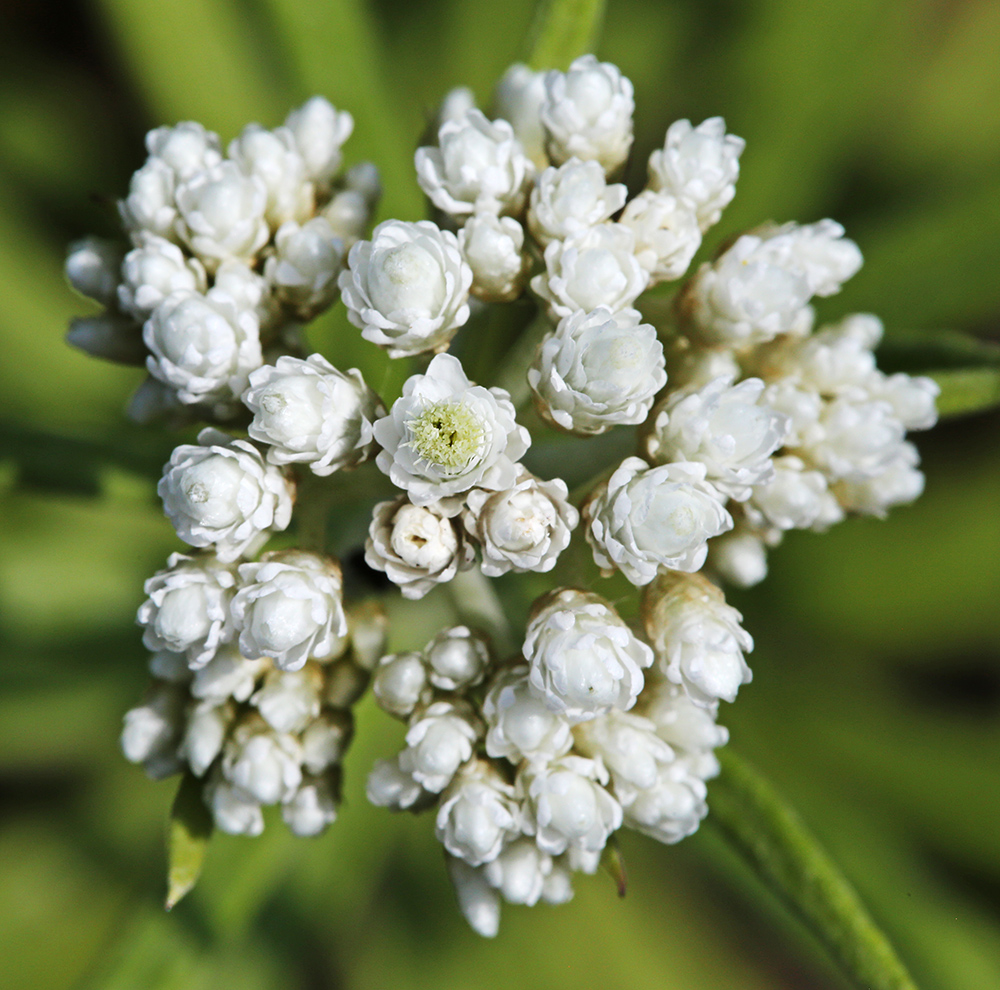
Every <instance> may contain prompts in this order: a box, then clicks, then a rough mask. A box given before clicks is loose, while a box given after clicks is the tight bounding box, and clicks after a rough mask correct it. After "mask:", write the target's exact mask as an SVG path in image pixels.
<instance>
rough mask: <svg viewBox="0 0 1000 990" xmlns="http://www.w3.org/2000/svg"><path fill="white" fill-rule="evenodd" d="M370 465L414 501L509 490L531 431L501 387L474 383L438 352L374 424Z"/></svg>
mask: <svg viewBox="0 0 1000 990" xmlns="http://www.w3.org/2000/svg"><path fill="white" fill-rule="evenodd" d="M375 439H376V441H377V442H378V443H379V445H380V446H381V447H382V450H381V451H379V454H378V456H377V457H376V463H377V464H378V466H379V468H380V469H381V470H382V472H383V473H385V474H387V475H388V476H389V478H390V479H391V480H392V483H393V484H394V485H396V487H397V488H402V489H404V490H405V491H406V492H407V493H408V494H409V496H410V500H411V501H412V502H413V503H414V504H416V505H427V504H428V503H430V502H435V501H437V500H438V499H442V498H446V497H447V496H451V495H458V494H461V493H464V492H467V491H469V489H471V488H476V487H478V488H488V489H492V490H498V489H503V488H509V487H510V486H511V485H513V484H514V481H515V477H516V468H515V466H514V465H515V462H516V461H518V460H520V458H521V457H522V456H523V455H524V452H525V451H526V450H527V449H528V446H529V444H530V443H531V437H530V436H529V434H528V431H527V430H526V429H525V428H524V427H523V426H518V425H517V423H516V422H515V419H514V406H513V404H512V403H511V401H510V397H509V395H508V394H507V392H505V391H504V390H503V389H501V388H491V389H486V388H483V387H482V386H480V385H473V384H472V383H471V382H470V381H469V379H468V378H467V377H466V376H465V372H464V371H463V370H462V365H461V362H459V360H458V359H457V358H455V357H453V356H452V355H450V354H438V355H437V356H436V357H435V358H433V360H432V361H431V363H430V364H429V365H428V366H427V372H426V373H425V374H423V375H412V376H411V377H410V378H408V379H407V380H406V384H405V385H403V395H402V396H401V397H400V398H399V399H397V400H396V401H395V402H394V403H393V404H392V409H391V410H390V412H389V415H388V416H384V417H383V418H382V419H379V420H377V421H376V423H375Z"/></svg>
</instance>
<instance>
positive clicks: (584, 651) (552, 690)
mask: <svg viewBox="0 0 1000 990" xmlns="http://www.w3.org/2000/svg"><path fill="white" fill-rule="evenodd" d="M523 653H524V656H525V659H527V661H528V663H529V664H530V666H531V672H530V682H531V685H532V687H533V688H534V689H535V690H536V691H537V692H538V693H539V695H540V696H541V697H542V698H543V699H544V701H545V704H546V705H547V706H548V708H549V709H550V710H551V711H554V712H559V713H562V714H563V715H565V717H566V718H568V719H569V720H570V721H571V722H583V721H586V720H587V719H590V718H594V717H595V716H597V715H601V714H603V713H604V712H607V711H608V710H609V709H611V708H613V707H614V708H621V709H622V710H627V709H629V708H631V707H632V705H633V704H635V699H636V698H637V697H638V696H639V692H640V691H641V690H642V684H643V678H642V669H641V668H643V667H648V666H649V665H650V664H651V663H652V662H653V651H652V650H651V649H650V648H649V647H648V646H647V645H646V644H645V643H643V642H641V641H640V640H638V639H636V637H635V636H634V635H633V634H632V632H631V630H630V629H629V628H628V626H626V625H625V623H624V622H623V621H622V620H621V618H620V617H619V616H618V613H617V612H615V610H614V609H613V608H612V607H611V605H609V604H608V603H607V602H606V601H605V600H604V599H603V598H601V597H600V596H599V595H594V594H591V593H589V592H586V591H577V590H575V589H572V588H563V589H560V590H558V591H554V592H551V593H550V594H549V595H547V596H545V597H544V598H542V599H540V600H539V601H538V602H536V603H535V606H534V609H533V612H532V616H531V619H530V621H529V622H528V629H527V634H526V636H525V640H524V647H523ZM560 851H561V850H560Z"/></svg>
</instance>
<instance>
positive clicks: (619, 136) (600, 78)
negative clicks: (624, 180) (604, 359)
mask: <svg viewBox="0 0 1000 990" xmlns="http://www.w3.org/2000/svg"><path fill="white" fill-rule="evenodd" d="M634 110H635V101H634V99H633V90H632V83H631V82H629V80H628V79H626V78H625V77H624V76H623V75H622V74H621V72H620V71H619V69H618V68H617V66H614V65H612V64H611V63H610V62H598V61H597V59H596V58H595V57H594V56H593V55H581V56H580V58H578V59H576V60H575V61H574V62H573V63H572V64H571V65H570V67H569V69H568V71H566V72H556V71H552V72H549V73H548V74H547V75H546V76H545V99H544V101H543V102H542V105H541V108H540V109H539V116H540V117H541V120H542V124H543V126H544V127H545V136H546V150H547V151H548V154H549V157H550V158H551V159H552V161H553V163H554V164H556V165H561V164H562V163H563V162H565V161H567V160H568V159H570V158H573V157H576V158H579V159H581V160H583V161H598V162H600V163H601V165H602V167H603V168H604V171H605V172H607V173H611V172H613V171H614V170H615V169H617V168H618V167H619V166H620V165H622V164H624V162H625V159H626V158H628V153H629V149H630V148H631V147H632V114H633V112H634ZM588 308H589V307H588Z"/></svg>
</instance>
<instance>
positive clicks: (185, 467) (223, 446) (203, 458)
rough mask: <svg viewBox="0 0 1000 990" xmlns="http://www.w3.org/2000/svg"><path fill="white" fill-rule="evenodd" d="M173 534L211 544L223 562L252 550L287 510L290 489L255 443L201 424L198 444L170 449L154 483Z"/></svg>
mask: <svg viewBox="0 0 1000 990" xmlns="http://www.w3.org/2000/svg"><path fill="white" fill-rule="evenodd" d="M156 490H157V492H158V494H159V496H160V498H162V499H163V511H164V512H165V513H166V514H167V517H168V518H169V519H170V521H171V522H172V523H173V524H174V528H175V529H176V530H177V535H178V536H179V537H180V538H181V539H182V540H184V541H185V542H186V543H190V544H191V545H192V546H196V547H207V546H212V545H214V546H215V550H216V554H217V556H218V558H219V560H220V561H222V562H223V563H229V562H231V561H234V560H236V559H237V558H238V557H240V555H241V554H244V553H248V552H252V550H251V548H257V547H260V546H261V545H262V544H263V542H264V541H265V540H266V539H267V534H268V531H269V530H271V529H278V530H281V529H284V528H285V527H286V526H287V525H288V523H289V521H290V520H291V516H292V493H291V490H290V487H289V485H288V482H287V481H285V478H284V476H283V475H282V473H281V472H280V471H279V470H278V468H275V467H271V466H269V465H266V464H265V463H264V459H263V457H261V455H260V453H259V452H258V451H257V448H256V447H254V446H253V445H252V444H249V443H247V442H246V441H245V440H234V439H233V438H232V437H229V436H227V435H226V434H224V433H220V432H219V431H218V430H213V429H211V428H206V429H204V430H202V431H201V433H199V434H198V445H197V446H195V445H193V444H182V445H181V446H180V447H176V448H175V449H174V452H173V454H171V456H170V461H169V463H168V464H167V466H166V470H165V472H164V475H163V477H162V478H161V479H160V483H159V484H158V485H157V488H156Z"/></svg>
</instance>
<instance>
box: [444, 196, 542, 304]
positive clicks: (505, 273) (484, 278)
mask: <svg viewBox="0 0 1000 990" xmlns="http://www.w3.org/2000/svg"><path fill="white" fill-rule="evenodd" d="M458 245H459V247H460V248H461V251H462V256H463V257H464V258H465V260H466V262H467V263H468V265H469V267H470V268H471V269H472V287H471V289H470V291H471V292H472V294H473V295H474V296H475V297H476V298H477V299H482V300H483V302H510V301H511V300H513V299H517V297H518V296H520V295H521V293H522V292H523V291H524V286H525V283H526V281H527V276H528V270H529V268H530V267H531V260H530V258H529V257H528V255H527V254H525V253H524V251H523V248H524V228H523V227H522V226H521V225H520V224H519V223H518V222H517V221H516V220H515V219H513V217H498V216H495V215H494V214H492V213H477V214H475V215H474V216H472V217H470V218H469V220H468V221H467V222H466V224H465V226H464V227H463V228H462V229H461V230H460V231H459V232H458Z"/></svg>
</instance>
